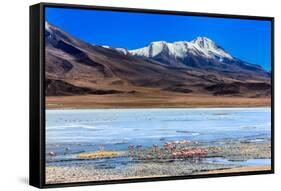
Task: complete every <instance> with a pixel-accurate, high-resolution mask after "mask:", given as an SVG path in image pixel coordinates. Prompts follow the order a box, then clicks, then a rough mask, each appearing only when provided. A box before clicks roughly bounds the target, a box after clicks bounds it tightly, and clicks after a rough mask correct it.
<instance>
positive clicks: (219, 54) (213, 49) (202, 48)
mask: <svg viewBox="0 0 281 191" xmlns="http://www.w3.org/2000/svg"><path fill="white" fill-rule="evenodd" d="M164 50H165V52H163V51H164ZM130 53H131V54H133V55H138V56H145V57H155V56H157V55H159V54H160V53H168V54H169V55H172V56H174V57H177V58H184V57H186V56H188V55H190V54H192V55H195V56H204V57H206V58H213V59H219V60H220V61H223V60H224V58H227V59H233V57H232V56H231V55H230V54H229V53H227V52H226V51H225V50H224V49H222V48H221V47H220V46H218V45H216V43H215V42H214V41H212V40H211V39H209V38H207V37H201V36H200V37H197V38H196V39H194V40H192V41H190V42H189V41H177V42H173V43H170V42H166V41H155V42H151V43H150V44H149V45H148V46H146V47H143V48H139V49H135V50H131V51H130Z"/></svg>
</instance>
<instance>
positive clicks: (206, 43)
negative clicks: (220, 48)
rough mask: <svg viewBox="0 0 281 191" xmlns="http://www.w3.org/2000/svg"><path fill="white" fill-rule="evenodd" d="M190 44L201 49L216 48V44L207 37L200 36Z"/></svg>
mask: <svg viewBox="0 0 281 191" xmlns="http://www.w3.org/2000/svg"><path fill="white" fill-rule="evenodd" d="M191 42H192V43H194V44H196V45H198V46H200V47H203V48H210V47H217V45H216V43H215V42H214V41H212V40H211V39H209V38H207V37H201V36H200V37H197V38H196V39H194V40H192V41H191Z"/></svg>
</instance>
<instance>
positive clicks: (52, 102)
mask: <svg viewBox="0 0 281 191" xmlns="http://www.w3.org/2000/svg"><path fill="white" fill-rule="evenodd" d="M270 105H271V99H270V98H268V97H263V98H247V97H226V96H204V95H187V96H182V95H173V96H171V95H169V94H167V95H157V94H153V95H145V96H144V95H138V94H136V95H129V94H125V95H124V94H114V95H81V96H50V97H46V108H47V109H59V108H77V109H78V108H81V109H87V108H154V107H157V108H173V107H183V108H189V107H190V108H191V107H262V106H270Z"/></svg>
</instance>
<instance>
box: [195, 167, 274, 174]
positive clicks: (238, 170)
mask: <svg viewBox="0 0 281 191" xmlns="http://www.w3.org/2000/svg"><path fill="white" fill-rule="evenodd" d="M269 170H271V166H244V167H237V168H229V169H222V170H210V171H207V172H202V173H200V174H221V173H234V172H251V171H269Z"/></svg>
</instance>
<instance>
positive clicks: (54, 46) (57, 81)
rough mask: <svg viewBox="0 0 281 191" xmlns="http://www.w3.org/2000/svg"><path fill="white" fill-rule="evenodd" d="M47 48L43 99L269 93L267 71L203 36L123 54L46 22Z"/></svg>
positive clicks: (151, 45) (119, 49)
mask: <svg viewBox="0 0 281 191" xmlns="http://www.w3.org/2000/svg"><path fill="white" fill-rule="evenodd" d="M45 45H46V62H45V64H46V67H45V72H46V87H47V88H46V95H50V96H61V95H84V94H96V95H102V94H119V93H122V94H128V95H129V96H130V97H131V96H132V95H134V94H135V93H136V92H137V94H138V95H140V94H142V93H143V94H144V95H147V94H148V93H147V90H146V89H145V88H149V92H150V93H153V92H156V93H157V94H161V92H165V93H167V91H168V92H169V93H175V94H176V95H178V94H187V93H196V94H198V93H199V94H204V95H210V96H214V95H227V96H229V95H239V96H257V97H261V96H268V95H270V93H271V92H270V87H271V86H270V74H269V73H268V72H266V71H265V70H264V69H263V68H261V67H260V66H258V65H255V64H251V63H247V62H244V61H242V60H239V59H238V58H234V57H233V56H231V55H230V54H229V53H228V52H226V51H225V50H224V49H223V48H221V47H219V46H218V45H216V43H214V42H213V41H212V40H210V39H208V38H205V37H198V38H196V39H195V40H193V41H190V42H187V41H180V42H174V43H168V42H165V41H159V42H153V43H151V44H150V45H148V46H147V47H144V48H140V49H137V50H127V49H124V48H113V47H110V46H102V45H96V44H92V43H91V44H90V43H87V42H85V41H82V40H80V39H78V38H76V37H75V36H72V35H71V34H68V33H67V32H65V31H63V30H61V29H60V28H58V27H56V26H53V25H51V24H49V23H46V25H45ZM101 87H102V89H100V88H101ZM139 87H142V88H144V90H143V89H142V88H139ZM151 88H154V89H155V91H151ZM142 91H143V92H142ZM128 92H131V93H128ZM249 92H250V93H249ZM164 95H165V94H164Z"/></svg>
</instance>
